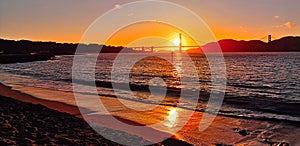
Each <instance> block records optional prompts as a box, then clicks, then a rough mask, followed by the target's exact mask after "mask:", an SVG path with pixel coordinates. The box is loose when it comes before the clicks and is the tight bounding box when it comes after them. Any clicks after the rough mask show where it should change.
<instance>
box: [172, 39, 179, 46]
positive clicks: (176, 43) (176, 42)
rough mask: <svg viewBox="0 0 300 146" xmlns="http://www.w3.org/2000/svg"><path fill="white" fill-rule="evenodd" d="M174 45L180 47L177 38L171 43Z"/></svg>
mask: <svg viewBox="0 0 300 146" xmlns="http://www.w3.org/2000/svg"><path fill="white" fill-rule="evenodd" d="M173 43H174V45H176V46H179V45H180V40H179V38H176V39H175V40H174V41H173Z"/></svg>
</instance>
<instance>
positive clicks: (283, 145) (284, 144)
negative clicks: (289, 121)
mask: <svg viewBox="0 0 300 146" xmlns="http://www.w3.org/2000/svg"><path fill="white" fill-rule="evenodd" d="M276 146H289V143H287V142H281V143H278V144H277V145H276Z"/></svg>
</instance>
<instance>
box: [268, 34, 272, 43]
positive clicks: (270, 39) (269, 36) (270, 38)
mask: <svg viewBox="0 0 300 146" xmlns="http://www.w3.org/2000/svg"><path fill="white" fill-rule="evenodd" d="M271 41H272V35H270V34H269V35H268V43H270V42H271Z"/></svg>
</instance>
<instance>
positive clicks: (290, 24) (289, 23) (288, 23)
mask: <svg viewBox="0 0 300 146" xmlns="http://www.w3.org/2000/svg"><path fill="white" fill-rule="evenodd" d="M272 27H273V28H283V27H285V28H288V29H292V28H294V27H296V26H295V24H294V23H292V22H290V21H288V22H286V23H284V24H281V25H275V26H272Z"/></svg>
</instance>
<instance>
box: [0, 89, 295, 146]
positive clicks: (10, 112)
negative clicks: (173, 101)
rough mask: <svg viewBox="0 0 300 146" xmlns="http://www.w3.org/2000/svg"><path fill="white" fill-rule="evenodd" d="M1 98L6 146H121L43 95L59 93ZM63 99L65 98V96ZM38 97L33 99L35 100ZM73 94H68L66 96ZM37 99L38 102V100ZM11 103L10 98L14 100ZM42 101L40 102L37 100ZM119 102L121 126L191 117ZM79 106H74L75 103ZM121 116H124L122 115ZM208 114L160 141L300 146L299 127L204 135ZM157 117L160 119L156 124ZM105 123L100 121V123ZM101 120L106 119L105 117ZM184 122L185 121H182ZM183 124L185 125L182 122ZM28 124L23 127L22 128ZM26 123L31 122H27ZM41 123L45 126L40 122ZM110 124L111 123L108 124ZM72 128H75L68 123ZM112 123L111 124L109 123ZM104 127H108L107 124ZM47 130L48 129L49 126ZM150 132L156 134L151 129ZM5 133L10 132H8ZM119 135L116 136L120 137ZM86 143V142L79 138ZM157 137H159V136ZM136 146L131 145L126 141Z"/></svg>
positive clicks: (224, 123) (224, 120)
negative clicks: (204, 119) (137, 108)
mask: <svg viewBox="0 0 300 146" xmlns="http://www.w3.org/2000/svg"><path fill="white" fill-rule="evenodd" d="M0 89H1V90H0V95H2V96H1V105H4V106H1V120H2V121H3V122H2V123H3V125H1V128H3V129H4V130H1V131H2V132H1V142H2V143H10V144H46V143H47V144H99V143H100V144H108V145H116V143H114V142H111V141H109V140H106V139H104V138H103V137H101V136H100V135H99V134H97V133H96V132H95V131H93V130H92V129H91V128H90V127H89V125H88V124H87V123H86V122H84V121H83V120H82V117H81V113H80V112H79V110H78V108H77V107H76V106H74V105H72V104H71V103H72V101H71V100H70V102H69V103H70V104H68V103H63V102H61V101H59V100H58V99H59V98H57V100H47V99H44V98H46V97H44V98H43V97H40V96H43V93H44V94H45V93H46V94H50V93H51V92H52V93H53V94H54V95H57V93H55V92H62V91H52V90H47V89H42V88H35V87H25V86H20V85H15V86H13V88H11V87H8V86H4V85H0ZM60 94H61V95H62V93H60ZM32 95H33V96H32ZM71 95H72V93H68V92H64V96H71ZM35 96H36V97H35ZM8 97H9V98H8ZM37 97H39V98H37ZM115 100H116V99H115V98H104V99H103V101H104V102H105V103H106V104H109V106H108V107H111V108H112V109H111V110H110V111H111V114H112V115H114V116H115V117H117V118H118V119H119V120H120V121H122V122H125V123H127V124H131V125H151V124H153V123H156V122H158V121H157V119H160V118H162V119H166V118H168V111H170V110H174V109H175V110H176V111H177V112H178V114H184V113H185V112H188V111H186V110H183V109H179V108H174V107H167V106H159V107H158V108H155V109H154V110H152V111H147V112H146V113H139V112H132V111H130V110H128V109H124V107H122V106H120V105H118V104H117V102H116V101H115ZM73 102H74V101H73ZM116 111H118V112H116ZM202 116H203V113H202V112H195V113H194V114H193V115H192V117H191V118H190V120H189V121H188V122H187V124H186V125H185V126H184V127H183V128H182V129H181V130H180V131H179V132H177V133H172V131H171V130H170V131H160V130H159V129H152V132H155V133H156V134H155V135H156V136H157V137H160V138H161V137H164V136H167V135H168V133H171V134H173V135H174V136H173V138H177V139H180V140H182V141H186V142H188V143H190V144H193V145H251V146H252V145H266V146H268V145H283V144H284V143H285V142H286V143H288V144H289V145H297V144H299V142H300V139H299V137H300V128H299V125H297V124H295V123H286V122H279V121H276V122H272V121H262V120H251V119H241V118H233V117H225V116H217V118H216V119H215V120H214V122H213V123H212V124H211V125H210V126H209V127H208V128H207V129H206V130H205V131H203V132H200V131H199V130H198V126H199V121H200V119H201V117H202ZM153 117H155V118H153ZM98 118H99V117H98ZM99 119H105V115H103V116H102V117H101V118H99ZM179 120H180V119H179ZM179 120H178V121H177V122H180V121H179ZM21 121H22V122H21ZM24 121H26V122H24ZM36 121H40V122H36ZM102 121H105V120H102ZM68 122H69V123H68ZM109 122H110V121H106V122H104V124H105V123H109ZM102 124H103V123H102ZM45 125H46V126H45ZM103 128H104V130H103V131H105V132H109V133H114V134H116V135H118V136H120V134H121V135H125V136H121V137H126V135H132V134H133V135H136V137H137V138H138V139H139V141H140V144H141V145H143V144H147V142H149V141H148V140H150V141H151V135H150V136H149V137H150V138H149V137H139V135H138V134H137V133H129V132H128V131H126V129H122V127H103ZM149 129H151V128H150V127H149ZM4 131H5V132H4ZM114 134H113V135H114ZM79 137H86V138H79ZM153 137H154V136H153ZM126 140H127V141H130V139H126ZM170 141H171V142H175V143H176V144H179V145H184V144H187V143H184V142H182V141H178V140H174V139H169V140H167V141H164V142H162V143H158V145H161V144H164V145H173V144H168V143H166V142H170Z"/></svg>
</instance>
